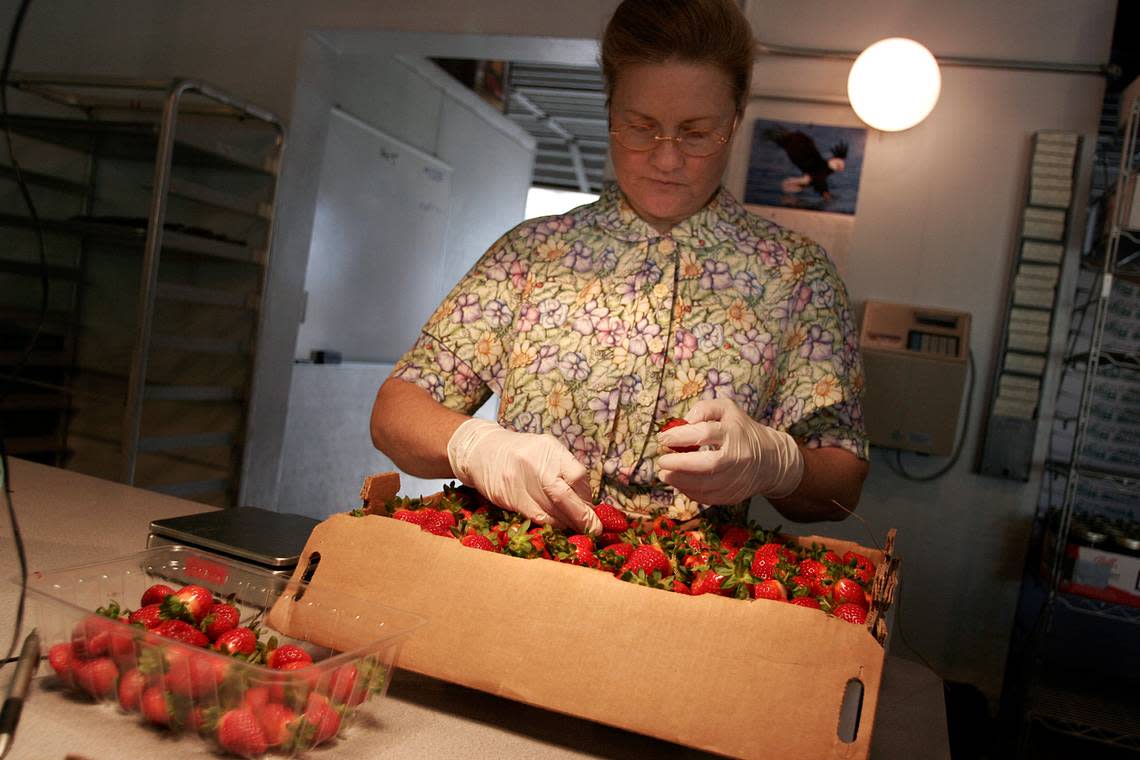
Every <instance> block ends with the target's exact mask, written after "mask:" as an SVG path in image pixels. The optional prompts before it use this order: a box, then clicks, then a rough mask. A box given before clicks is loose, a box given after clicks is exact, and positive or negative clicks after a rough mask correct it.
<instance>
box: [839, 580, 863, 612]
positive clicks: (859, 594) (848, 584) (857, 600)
mask: <svg viewBox="0 0 1140 760" xmlns="http://www.w3.org/2000/svg"><path fill="white" fill-rule="evenodd" d="M831 599H832V601H834V602H835V604H836V605H841V604H857V605H859V606H860V607H864V608H866V606H867V605H866V600H865V598H864V593H863V587H862V586H860V585H859V584H858V583H857V582H856V581H854V580H852V579H851V578H839V579H838V580H836V581H835V583H834V584H833V585H832V587H831Z"/></svg>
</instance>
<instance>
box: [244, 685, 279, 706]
mask: <svg viewBox="0 0 1140 760" xmlns="http://www.w3.org/2000/svg"><path fill="white" fill-rule="evenodd" d="M272 699H273V697H272V695H271V694H270V689H269V687H268V686H250V687H249V688H248V689H246V690H245V692H244V693H243V694H242V695H241V707H244V708H246V709H247V710H253V712H254V713H257V712H258V711H259V710H261V708H263V707H265V706H266V705H268V704H271V702H272Z"/></svg>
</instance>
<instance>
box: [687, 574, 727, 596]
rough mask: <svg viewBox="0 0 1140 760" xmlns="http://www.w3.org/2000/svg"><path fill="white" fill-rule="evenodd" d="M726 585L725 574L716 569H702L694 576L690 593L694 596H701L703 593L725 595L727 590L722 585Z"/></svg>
mask: <svg viewBox="0 0 1140 760" xmlns="http://www.w3.org/2000/svg"><path fill="white" fill-rule="evenodd" d="M723 585H724V576H723V575H722V574H720V573H718V572H717V571H715V570H701V571H700V572H698V573H697V575H696V577H695V578H693V582H692V584H691V585H690V590H689V593H691V594H692V595H693V596H700V595H701V594H720V595H722V596H723V595H724V594H725V593H726V592H725V590H724V588H722V586H723Z"/></svg>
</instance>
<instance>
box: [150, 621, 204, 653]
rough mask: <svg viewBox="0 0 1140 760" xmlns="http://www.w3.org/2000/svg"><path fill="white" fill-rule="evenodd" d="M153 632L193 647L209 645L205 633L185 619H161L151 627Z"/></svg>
mask: <svg viewBox="0 0 1140 760" xmlns="http://www.w3.org/2000/svg"><path fill="white" fill-rule="evenodd" d="M151 630H152V632H153V633H155V634H157V635H159V636H162V637H163V638H167V639H173V640H174V641H181V642H182V643H183V644H189V645H191V646H195V647H205V646H209V645H210V639H209V638H208V637H207V636H206V634H204V633H202V632H201V631H199V630H198V629H197V628H195V627H194V626H192V625H190V624H189V623H187V622H186V621H185V620H163V621H162V622H161V623H159V624H158V625H157V626H155V627H154V628H153V629H151Z"/></svg>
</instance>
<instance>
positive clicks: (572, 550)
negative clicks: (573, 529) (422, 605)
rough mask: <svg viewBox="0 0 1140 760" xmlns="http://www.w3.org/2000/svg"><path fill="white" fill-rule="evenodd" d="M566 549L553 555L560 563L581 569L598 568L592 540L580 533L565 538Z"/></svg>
mask: <svg viewBox="0 0 1140 760" xmlns="http://www.w3.org/2000/svg"><path fill="white" fill-rule="evenodd" d="M566 543H567V544H568V546H567V548H566V549H565V550H564V551H560V552H558V553H556V554H555V558H556V559H558V560H559V561H561V562H569V563H570V564H572V565H581V566H582V567H598V558H597V557H595V556H594V539H592V538H590V537H589V536H587V535H583V534H581V533H578V534H575V535H573V536H567V537H566Z"/></svg>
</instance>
